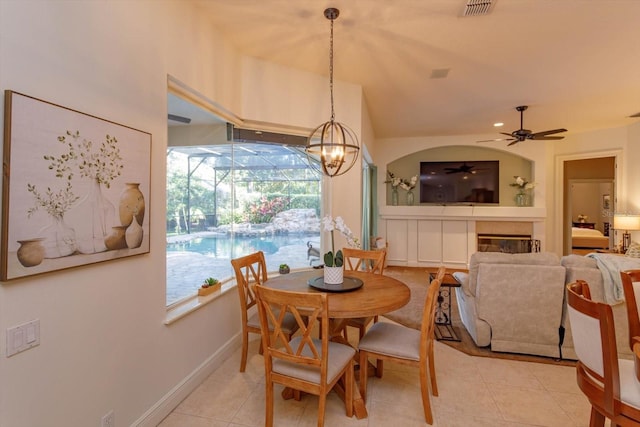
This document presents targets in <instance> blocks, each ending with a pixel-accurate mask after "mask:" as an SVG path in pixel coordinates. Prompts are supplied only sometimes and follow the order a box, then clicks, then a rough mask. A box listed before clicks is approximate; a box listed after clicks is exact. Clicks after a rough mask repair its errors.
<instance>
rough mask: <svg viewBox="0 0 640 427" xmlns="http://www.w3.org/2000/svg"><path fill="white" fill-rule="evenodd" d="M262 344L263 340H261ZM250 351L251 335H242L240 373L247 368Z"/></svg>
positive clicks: (246, 333)
mask: <svg viewBox="0 0 640 427" xmlns="http://www.w3.org/2000/svg"><path fill="white" fill-rule="evenodd" d="M260 343H261V344H262V340H260ZM248 351H249V333H248V332H243V333H242V358H241V359H240V372H244V370H245V369H246V368H247V352H248Z"/></svg>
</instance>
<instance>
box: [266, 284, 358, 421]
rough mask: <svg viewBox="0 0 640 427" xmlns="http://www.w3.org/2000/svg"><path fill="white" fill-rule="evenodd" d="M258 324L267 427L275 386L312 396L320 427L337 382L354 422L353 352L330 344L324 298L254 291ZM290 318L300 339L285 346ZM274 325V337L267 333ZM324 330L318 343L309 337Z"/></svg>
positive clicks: (287, 342)
mask: <svg viewBox="0 0 640 427" xmlns="http://www.w3.org/2000/svg"><path fill="white" fill-rule="evenodd" d="M254 289H255V293H256V296H257V299H258V312H259V313H260V323H261V324H262V331H263V332H262V345H263V347H264V365H265V382H266V408H265V409H266V419H265V426H267V427H270V426H272V425H273V385H274V383H276V384H281V385H284V386H286V387H290V388H292V389H293V390H295V391H296V392H298V394H299V392H300V391H302V392H306V393H311V394H315V395H317V396H318V397H319V402H318V426H319V427H321V426H323V425H324V414H325V406H326V399H327V394H328V393H329V392H330V391H331V389H332V388H333V387H334V386H335V385H336V383H337V382H338V380H340V379H341V378H342V379H343V380H344V401H345V407H346V414H347V417H352V416H353V387H354V380H355V379H354V367H353V365H354V361H353V358H354V356H355V354H356V351H355V349H354V348H353V347H351V346H349V345H345V344H340V343H337V342H333V341H329V317H328V302H327V294H326V293H307V292H292V291H283V290H278V289H272V288H268V287H265V286H258V285H257V286H255V288H254ZM285 314H291V315H292V316H293V317H294V318H295V319H296V323H297V327H298V329H299V333H298V334H296V336H295V337H294V338H293V339H292V340H291V341H289V337H288V334H287V333H285V332H284V325H283V321H284V316H285ZM269 322H270V323H271V324H273V326H274V327H273V329H274V331H273V334H269V333H267V332H266V326H267V324H268V323H269ZM314 328H320V329H322V333H321V334H320V336H321V337H322V338H313V337H312V336H311V334H312V332H313V329H314Z"/></svg>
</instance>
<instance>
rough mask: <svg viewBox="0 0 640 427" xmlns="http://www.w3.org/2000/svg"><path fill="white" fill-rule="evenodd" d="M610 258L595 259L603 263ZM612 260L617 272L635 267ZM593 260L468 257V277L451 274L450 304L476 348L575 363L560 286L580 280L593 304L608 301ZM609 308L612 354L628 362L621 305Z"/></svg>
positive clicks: (634, 261) (636, 262) (635, 261)
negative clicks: (613, 333)
mask: <svg viewBox="0 0 640 427" xmlns="http://www.w3.org/2000/svg"><path fill="white" fill-rule="evenodd" d="M615 256H616V255H598V257H601V258H602V259H604V260H605V261H606V258H607V257H615ZM614 260H615V261H616V265H617V267H618V268H619V269H622V270H624V269H631V268H640V259H639V258H628V257H625V258H624V259H623V258H622V257H620V258H619V259H614ZM599 261H600V260H599ZM599 261H596V260H595V259H594V258H591V257H585V256H579V255H567V256H564V257H562V259H560V258H559V257H558V256H557V255H555V254H553V253H549V252H541V253H529V254H506V253H497V252H477V253H475V254H473V255H472V256H471V260H470V263H469V273H468V274H460V273H456V274H454V276H455V277H456V279H457V280H458V281H459V282H460V283H461V286H460V287H459V288H456V300H457V303H458V309H459V310H460V317H461V319H462V323H463V325H464V326H465V328H466V329H467V331H469V334H470V335H471V337H472V338H473V340H474V342H475V343H476V345H478V346H480V347H485V346H488V345H491V349H492V350H493V351H502V352H509V353H524V354H535V355H540V356H547V357H555V358H559V357H562V358H564V359H576V354H575V351H574V348H573V339H572V335H571V325H570V323H569V319H568V316H567V314H566V297H565V295H566V284H567V283H571V282H574V281H576V280H578V279H581V280H585V281H586V282H587V283H588V284H589V288H590V290H591V297H592V298H593V299H594V300H596V301H602V302H607V300H611V297H610V295H605V293H606V292H605V287H606V286H609V287H610V286H611V283H609V284H606V283H605V282H606V280H605V278H604V277H603V271H601V269H600V268H599V265H598V262H599ZM601 265H602V264H601ZM608 274H609V275H610V277H612V276H614V275H616V274H619V273H617V272H614V271H609V272H608ZM608 280H609V282H610V281H611V279H608ZM609 302H610V303H611V301H609ZM612 307H613V314H614V320H615V326H616V341H617V345H618V353H619V354H620V356H621V357H628V358H631V357H632V353H631V350H630V349H629V345H628V342H629V341H628V323H627V314H626V306H625V304H624V302H621V303H616V304H613V303H612Z"/></svg>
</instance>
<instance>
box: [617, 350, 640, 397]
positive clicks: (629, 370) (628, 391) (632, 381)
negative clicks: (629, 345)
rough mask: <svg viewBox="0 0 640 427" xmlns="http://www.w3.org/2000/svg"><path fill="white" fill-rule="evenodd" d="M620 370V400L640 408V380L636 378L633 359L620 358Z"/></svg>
mask: <svg viewBox="0 0 640 427" xmlns="http://www.w3.org/2000/svg"><path fill="white" fill-rule="evenodd" d="M618 369H619V371H620V400H622V401H623V402H624V403H626V404H627V405H629V406H633V407H635V408H637V409H640V382H639V381H638V379H637V378H636V372H635V367H634V365H633V360H628V359H618Z"/></svg>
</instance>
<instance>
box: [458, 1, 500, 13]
mask: <svg viewBox="0 0 640 427" xmlns="http://www.w3.org/2000/svg"><path fill="white" fill-rule="evenodd" d="M495 2H496V0H467V4H466V5H465V6H464V10H463V11H462V16H478V15H488V14H489V13H490V12H491V9H492V8H493V5H494V4H495Z"/></svg>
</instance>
